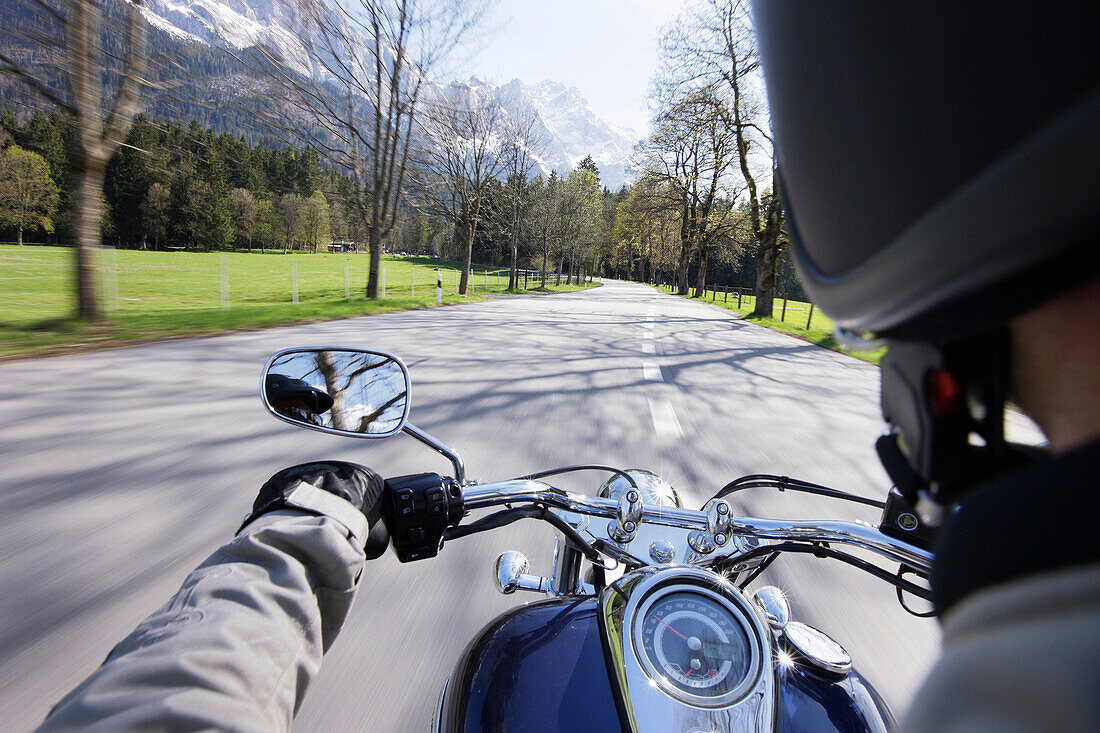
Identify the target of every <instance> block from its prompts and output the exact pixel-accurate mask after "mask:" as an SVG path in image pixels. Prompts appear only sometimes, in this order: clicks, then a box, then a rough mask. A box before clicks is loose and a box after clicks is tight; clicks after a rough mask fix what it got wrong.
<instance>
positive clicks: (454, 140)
mask: <svg viewBox="0 0 1100 733" xmlns="http://www.w3.org/2000/svg"><path fill="white" fill-rule="evenodd" d="M422 120H423V131H424V140H423V142H424V145H423V146H422V147H421V149H420V151H419V152H420V156H421V159H422V162H421V165H420V166H419V169H418V170H419V174H420V175H419V181H418V191H419V194H420V201H421V204H422V205H423V206H424V208H426V209H427V211H428V212H429V213H432V214H436V215H438V216H442V217H444V218H445V219H447V220H448V221H450V222H451V223H452V225H453V226H454V228H455V232H456V234H457V235H459V236H460V237H461V240H462V243H463V245H464V247H463V250H464V251H463V260H462V276H461V279H460V280H459V285H458V292H459V294H460V295H465V294H466V287H467V283H468V282H469V279H470V263H471V260H472V258H473V251H474V235H475V234H476V232H477V229H478V226H479V225H481V224H482V223H483V221H484V219H485V215H486V213H487V212H486V211H485V209H486V207H485V199H486V194H487V192H488V187H489V182H490V181H492V180H493V179H495V178H496V177H497V176H498V175H499V174H500V171H501V161H500V156H499V148H500V139H499V136H500V133H501V121H500V116H499V107H498V106H497V104H496V103H495V101H494V100H492V99H483V98H480V97H479V96H478V95H477V94H476V93H475V92H474V91H473V90H472V89H470V88H469V87H467V86H464V85H453V86H451V87H450V88H448V89H447V90H445V92H444V94H443V95H442V96H441V97H440V98H439V99H436V100H433V101H432V102H431V103H429V104H427V105H426V106H425V110H424V114H423V116H422Z"/></svg>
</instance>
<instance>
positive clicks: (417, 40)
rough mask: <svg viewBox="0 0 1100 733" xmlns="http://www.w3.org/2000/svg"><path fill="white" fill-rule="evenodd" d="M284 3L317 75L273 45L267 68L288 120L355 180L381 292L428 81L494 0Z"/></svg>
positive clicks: (356, 203)
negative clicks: (298, 67)
mask: <svg viewBox="0 0 1100 733" xmlns="http://www.w3.org/2000/svg"><path fill="white" fill-rule="evenodd" d="M284 2H286V3H287V7H288V10H289V12H290V14H291V15H292V16H293V17H295V18H297V19H298V22H299V27H298V29H297V31H298V33H297V34H298V37H299V39H300V40H301V41H302V43H303V44H304V46H305V48H306V54H307V56H308V58H307V59H306V62H307V63H308V64H309V66H310V67H311V70H312V73H313V76H312V78H309V79H307V78H305V77H303V76H301V75H300V74H298V73H297V72H296V71H294V70H293V69H292V68H288V67H287V66H286V65H284V64H283V61H284V59H283V58H282V57H281V55H280V54H279V53H277V52H276V51H273V50H270V49H269V50H267V52H266V53H267V58H268V61H269V62H270V64H269V68H270V70H271V73H272V74H273V76H274V78H275V79H277V81H278V83H279V84H280V85H281V86H282V87H284V88H285V89H287V90H289V92H290V94H289V99H288V102H289V104H290V106H291V110H290V113H289V114H287V115H286V116H285V117H284V119H283V125H284V126H285V127H286V128H288V129H291V130H293V131H294V132H295V133H296V134H297V135H298V137H300V138H302V139H304V140H305V141H306V142H307V144H309V145H311V146H312V147H314V148H315V149H317V150H318V151H320V153H321V154H322V155H324V156H325V157H326V158H327V159H328V160H329V161H330V162H331V163H333V164H334V165H335V166H336V167H337V168H339V169H341V170H342V171H344V172H345V173H346V174H348V175H349V176H350V177H351V178H352V180H353V182H354V189H353V192H352V193H353V195H352V204H351V205H352V207H353V208H354V210H355V211H354V213H355V215H356V216H358V217H359V218H360V219H361V220H362V221H363V224H364V228H365V230H366V235H367V241H368V251H369V252H370V269H369V273H370V274H369V276H368V279H367V293H366V294H367V297H368V298H377V297H378V290H379V271H380V269H379V268H380V263H381V257H382V248H383V243H384V241H385V240H386V238H387V237H388V236H389V235H390V232H391V231H392V230H393V227H394V224H395V222H396V219H397V215H398V211H399V208H400V201H401V198H402V196H403V195H404V190H405V186H406V183H407V169H408V163H409V151H410V145H411V142H412V137H413V130H414V120H415V117H416V114H417V109H418V106H419V104H420V96H421V91H422V89H423V85H424V81H425V79H426V78H427V75H428V74H429V73H430V71H431V70H432V69H433V68H434V67H436V66H437V65H438V64H439V63H440V62H441V61H442V60H443V59H444V58H445V57H446V56H447V55H448V54H449V53H450V52H451V51H452V50H453V49H454V48H455V46H456V45H457V44H458V43H459V42H460V41H462V40H463V39H464V37H465V36H466V35H467V34H468V33H469V32H470V30H471V29H472V28H473V27H474V25H475V24H476V22H477V21H478V19H479V18H480V15H481V12H482V11H483V9H484V8H485V6H486V5H487V2H488V0H465V1H463V2H446V3H437V2H432V0H336V1H335V2H334V1H332V0H284ZM297 61H300V60H297Z"/></svg>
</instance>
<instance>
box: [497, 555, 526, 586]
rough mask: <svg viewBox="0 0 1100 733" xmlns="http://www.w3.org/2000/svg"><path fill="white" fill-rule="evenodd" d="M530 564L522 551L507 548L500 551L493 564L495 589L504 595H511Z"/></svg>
mask: <svg viewBox="0 0 1100 733" xmlns="http://www.w3.org/2000/svg"><path fill="white" fill-rule="evenodd" d="M530 566H531V564H530V563H529V562H528V561H527V556H526V555H524V554H523V553H522V552H516V551H515V550H509V551H508V552H502V553H500V556H499V557H498V558H497V561H496V563H494V565H493V577H494V578H495V579H496V582H497V590H499V591H500V592H501V593H503V594H504V595H506V596H507V595H511V594H512V593H515V592H516V589H517V588H519V583H520V578H522V577H523V576H524V575H525V574H526V573H527V569H528V568H529V567H530Z"/></svg>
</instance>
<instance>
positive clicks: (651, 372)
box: [642, 361, 665, 382]
mask: <svg viewBox="0 0 1100 733" xmlns="http://www.w3.org/2000/svg"><path fill="white" fill-rule="evenodd" d="M642 376H644V377H645V378H646V380H647V381H650V382H663V381H665V378H664V376H663V375H662V374H661V367H660V365H658V364H657V363H656V362H653V361H643V362H642Z"/></svg>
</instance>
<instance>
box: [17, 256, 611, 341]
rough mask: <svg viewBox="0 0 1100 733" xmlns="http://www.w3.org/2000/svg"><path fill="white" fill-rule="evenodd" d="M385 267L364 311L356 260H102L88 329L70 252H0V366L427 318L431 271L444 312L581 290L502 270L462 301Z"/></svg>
mask: <svg viewBox="0 0 1100 733" xmlns="http://www.w3.org/2000/svg"><path fill="white" fill-rule="evenodd" d="M382 266H383V267H384V268H385V286H386V287H385V298H382V299H379V300H373V301H369V300H366V298H365V297H364V294H365V290H366V280H367V272H368V267H369V258H368V257H367V255H365V254H330V253H323V254H304V253H293V254H287V255H282V254H274V253H272V254H259V253H254V254H246V253H238V252H225V253H219V252H210V253H203V252H149V251H145V252H142V251H136V250H118V251H114V250H105V251H103V252H101V253H100V271H101V283H100V286H101V293H102V295H103V305H104V311H105V315H106V321H104V322H103V323H97V324H87V323H83V322H80V321H76V320H74V319H73V318H72V313H73V312H74V310H75V297H74V294H73V292H72V279H73V270H74V262H73V250H72V249H70V248H67V247H39V246H30V245H26V246H23V247H17V246H2V245H0V358H4V357H8V358H10V357H18V356H27V355H32V354H48V353H58V352H66V351H72V350H77V349H90V348H105V347H108V346H112V345H118V344H121V343H125V342H133V341H140V340H149V339H163V338H174V337H181V336H193V335H199V334H210V333H218V332H224V331H234V330H249V329H260V328H272V327H275V326H283V325H289V324H295V323H307V322H314V321H324V320H334V319H339V318H350V317H353V316H361V315H369V314H375V313H388V312H392V311H398V310H409V309H413V308H428V307H434V306H435V285H436V268H437V267H438V268H439V270H440V273H441V274H442V279H443V298H442V302H443V304H444V305H452V304H455V303H469V302H476V301H479V300H485V299H487V298H494V297H500V296H501V295H503V294H506V293H513V294H524V293H556V292H567V291H572V290H580V289H582V287H583V286H581V285H570V286H566V285H558V286H555V285H548V286H547V287H546V288H538V287H536V285H537V283H536V282H535V281H534V280H529V286H530V289H529V290H522V289H519V290H512V291H508V290H507V287H508V271H507V270H501V269H500V268H485V267H481V266H477V265H474V267H473V271H472V272H471V274H470V283H469V286H470V287H469V295H468V296H466V297H461V296H459V295H458V293H457V289H458V271H459V270H460V268H461V265H460V264H459V263H456V262H447V261H441V260H432V259H429V258H427V257H395V256H386V257H384V258H383V261H382ZM521 283H522V280H521ZM588 287H593V284H589V285H588ZM295 290H296V291H297V300H298V302H297V303H294V302H292V301H293V296H294V291H295Z"/></svg>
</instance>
